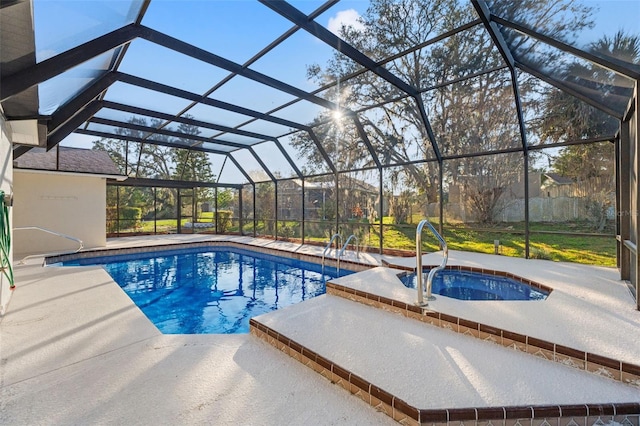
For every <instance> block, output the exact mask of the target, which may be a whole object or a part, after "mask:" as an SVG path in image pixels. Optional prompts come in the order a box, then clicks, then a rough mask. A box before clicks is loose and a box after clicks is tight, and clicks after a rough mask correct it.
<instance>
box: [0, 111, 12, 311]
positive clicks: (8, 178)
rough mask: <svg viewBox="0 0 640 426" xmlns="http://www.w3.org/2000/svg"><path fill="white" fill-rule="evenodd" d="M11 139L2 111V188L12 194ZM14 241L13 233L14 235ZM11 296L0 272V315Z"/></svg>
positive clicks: (5, 279) (10, 256) (10, 252)
mask: <svg viewBox="0 0 640 426" xmlns="http://www.w3.org/2000/svg"><path fill="white" fill-rule="evenodd" d="M11 149H12V148H11V141H10V139H9V129H8V127H7V125H6V123H5V119H4V116H3V115H2V113H0V167H2V172H1V176H2V181H1V182H0V189H2V190H3V191H4V192H5V194H11V192H12V186H13V161H12V159H13V155H12V153H11ZM13 217H15V216H14V215H13V208H9V224H10V225H11V226H13ZM12 241H13V235H12ZM12 259H13V247H12V248H11V250H10V251H9V262H11V263H13V262H12ZM10 298H11V290H9V280H8V279H7V278H6V277H5V276H4V274H0V316H1V315H4V313H5V311H6V308H7V305H8V304H9V299H10Z"/></svg>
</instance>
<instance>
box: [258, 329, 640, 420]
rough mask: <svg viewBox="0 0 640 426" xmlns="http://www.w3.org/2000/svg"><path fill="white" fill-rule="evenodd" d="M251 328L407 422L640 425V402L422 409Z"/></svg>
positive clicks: (281, 338) (298, 347)
mask: <svg viewBox="0 0 640 426" xmlns="http://www.w3.org/2000/svg"><path fill="white" fill-rule="evenodd" d="M249 328H250V333H251V335H253V336H255V337H257V338H259V339H261V340H263V341H265V342H266V343H268V344H269V345H271V346H273V347H274V348H276V349H278V350H279V351H281V352H283V353H284V354H286V355H288V356H290V357H291V358H293V359H295V360H296V361H298V362H300V363H301V364H303V365H305V366H306V367H308V368H310V369H312V370H313V371H315V372H316V373H318V374H320V375H321V376H322V377H324V378H325V379H327V380H329V381H330V382H331V383H333V384H336V385H338V386H340V387H341V388H343V389H344V390H346V391H348V392H350V393H351V394H353V395H355V396H357V397H358V398H360V399H361V400H362V401H364V402H365V403H367V404H369V405H371V406H372V407H373V408H375V409H376V410H378V411H380V412H382V413H384V414H386V415H387V416H389V417H391V418H393V419H394V420H396V421H397V422H399V423H402V424H405V425H421V426H424V425H441V426H445V425H446V426H456V425H459V426H462V425H463V424H464V423H465V422H469V421H474V422H476V423H477V424H485V425H486V424H491V422H495V421H500V422H502V423H503V424H504V425H518V424H520V425H527V424H528V425H531V426H533V425H545V424H546V425H549V424H557V425H560V424H573V425H577V426H595V425H601V424H603V423H604V424H608V423H612V422H616V423H620V424H628V425H638V424H640V402H631V403H603V404H574V405H530V406H503V407H477V408H474V407H470V408H438V409H420V408H419V407H414V406H412V405H410V404H408V403H407V402H405V401H404V400H402V399H401V398H399V397H397V396H395V395H393V394H391V393H389V392H387V391H386V390H384V389H382V388H380V387H379V386H377V385H376V384H375V383H371V382H369V381H367V380H366V379H364V378H362V377H360V376H358V375H356V374H354V373H351V372H350V371H349V370H348V369H346V368H344V367H342V366H340V365H338V364H336V363H334V362H333V361H331V360H330V359H328V358H326V357H324V356H322V355H320V354H318V353H316V352H314V351H312V350H310V349H308V348H307V347H305V346H303V345H301V344H299V343H298V342H296V341H294V340H293V339H290V338H289V337H287V336H286V335H284V334H282V333H279V332H277V331H276V330H274V329H272V328H270V327H268V326H266V325H264V324H263V323H261V322H259V321H258V320H256V319H253V318H252V319H251V320H250V322H249Z"/></svg>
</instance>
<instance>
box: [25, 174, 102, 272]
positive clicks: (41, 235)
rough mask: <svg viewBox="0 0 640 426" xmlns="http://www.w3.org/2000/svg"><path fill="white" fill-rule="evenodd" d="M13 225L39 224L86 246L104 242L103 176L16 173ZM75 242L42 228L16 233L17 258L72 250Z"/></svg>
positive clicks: (100, 244) (75, 245) (99, 245)
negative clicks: (73, 238)
mask: <svg viewBox="0 0 640 426" xmlns="http://www.w3.org/2000/svg"><path fill="white" fill-rule="evenodd" d="M14 191H15V194H16V196H15V200H14V218H15V223H14V226H15V227H28V226H39V227H41V228H45V229H49V230H52V231H55V232H58V233H61V234H66V235H69V236H72V237H75V238H79V239H81V240H82V241H83V243H84V246H85V247H86V248H91V247H102V246H104V245H105V244H106V195H105V194H106V180H105V179H104V178H101V177H93V176H79V175H65V174H59V173H58V174H57V173H33V172H28V171H24V170H20V171H16V173H15V185H14ZM77 247H78V243H77V242H75V241H71V240H68V239H65V238H61V237H59V236H55V235H50V234H47V233H45V232H42V231H34V230H19V231H16V233H15V238H14V252H15V253H16V259H17V258H21V256H25V255H29V254H43V253H51V252H58V251H67V250H75V249H76V248H77Z"/></svg>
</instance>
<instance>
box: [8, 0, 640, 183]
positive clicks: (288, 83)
mask: <svg viewBox="0 0 640 426" xmlns="http://www.w3.org/2000/svg"><path fill="white" fill-rule="evenodd" d="M232 3H233V2H170V1H163V2H154V1H152V0H142V1H122V2H110V1H107V0H105V1H97V0H96V1H91V2H68V1H67V2H64V1H61V2H51V1H47V2H45V1H38V0H34V1H26V0H25V1H22V0H12V1H3V3H2V7H1V9H0V15H1V18H2V21H1V24H2V25H1V27H0V31H1V34H0V36H1V37H0V42H1V45H0V49H1V50H0V55H1V60H2V63H1V75H0V78H1V79H0V97H1V102H2V108H3V110H4V114H5V115H6V117H7V119H8V120H25V119H31V120H37V123H38V124H39V126H38V129H39V132H40V144H41V145H44V146H46V147H47V148H49V149H51V148H53V147H55V146H56V145H57V144H59V143H60V142H62V141H64V140H67V138H68V137H69V136H70V135H87V136H90V137H92V138H94V139H97V138H113V139H121V140H128V141H130V142H132V143H135V144H140V146H141V148H139V153H140V154H139V155H142V152H143V148H142V146H144V145H147V144H148V145H162V146H166V147H171V148H178V149H187V150H193V151H198V152H205V153H207V155H209V156H213V157H215V158H216V159H217V161H219V164H221V165H220V168H219V169H218V170H217V171H216V175H217V176H218V179H219V180H220V179H221V178H222V177H223V176H227V175H228V176H239V178H229V180H230V181H229V182H226V183H230V184H237V183H244V182H249V183H252V182H254V181H259V180H262V179H265V180H272V181H273V180H276V179H278V178H281V177H283V178H300V177H303V176H313V175H319V174H323V173H329V172H330V173H336V172H339V171H350V170H352V169H354V168H356V167H357V168H360V169H366V168H381V167H383V166H388V165H402V164H403V162H415V161H436V162H440V161H442V160H443V159H447V158H459V157H460V156H461V155H462V154H460V153H454V152H453V151H451V150H449V149H448V148H447V147H446V146H445V145H444V144H443V143H442V134H441V133H442V130H438V131H435V130H434V128H433V127H432V124H431V120H432V117H431V115H430V109H431V107H430V102H431V101H430V96H432V94H433V93H437V92H438V90H441V89H442V88H445V87H447V86H449V85H454V84H461V83H462V82H467V81H473V79H477V78H480V77H482V76H484V75H489V74H495V75H496V76H499V79H501V80H502V81H503V82H502V83H501V84H502V89H506V93H510V95H509V97H510V98H511V100H510V101H509V102H512V108H513V114H512V116H513V120H514V122H513V123H512V124H513V128H514V130H513V135H514V137H513V140H512V141H511V142H510V143H508V144H507V145H506V148H505V147H502V148H501V149H500V150H497V151H496V152H517V151H520V152H526V151H527V150H528V149H530V148H534V149H535V148H536V147H535V143H533V142H532V141H529V140H528V139H527V123H526V119H525V115H526V114H525V112H524V111H523V101H522V99H521V96H520V88H519V76H520V75H521V73H523V72H524V73H527V74H529V75H533V76H535V77H536V78H537V79H539V80H540V81H542V82H544V84H548V85H551V86H555V87H556V88H559V89H561V90H562V91H564V92H566V93H569V94H571V95H572V96H574V97H576V98H577V99H579V100H580V101H582V102H584V103H585V104H587V105H589V106H590V107H593V108H596V109H598V110H601V111H603V112H605V113H606V114H608V115H610V116H611V117H614V118H615V119H621V118H622V117H623V116H624V114H625V113H626V111H627V110H628V109H629V108H630V106H629V103H630V99H632V97H633V93H634V86H635V85H637V81H638V79H640V64H638V63H634V62H631V61H630V60H628V59H625V58H623V57H613V56H609V55H607V54H606V52H605V53H604V54H603V53H602V52H601V53H597V52H596V53H594V52H592V51H590V50H589V49H588V48H587V45H586V44H585V43H586V42H585V41H584V40H585V39H584V37H582V35H583V33H586V32H587V30H588V29H589V27H588V26H585V27H584V28H571V29H569V30H567V31H566V32H564V33H557V34H562V35H561V36H559V37H558V36H557V34H556V33H555V32H554V31H555V29H554V28H551V27H549V26H544V27H538V26H537V25H536V21H534V20H532V19H531V20H530V18H531V16H532V15H531V14H529V13H527V11H526V10H524V6H522V7H520V6H518V4H523V5H524V4H525V3H526V2H520V3H518V2H505V1H503V0H470V1H466V0H461V1H453V0H452V2H451V7H452V9H450V10H449V12H451V11H455V12H456V13H458V14H459V17H458V18H457V19H453V18H450V16H451V15H444V14H443V13H440V15H437V14H435V13H434V18H433V19H434V22H433V23H432V28H434V29H433V30H431V31H425V32H423V33H422V34H421V36H422V38H419V39H412V38H407V39H406V40H401V41H399V42H398V43H397V46H396V47H394V48H393V49H387V50H386V51H384V55H383V56H381V52H377V51H373V50H372V51H367V50H366V49H363V48H362V46H365V47H366V43H365V42H363V43H362V46H360V48H359V47H358V46H355V45H354V44H352V43H349V42H348V41H347V40H345V38H346V37H343V34H344V33H338V34H340V35H338V34H336V32H335V31H332V30H331V29H330V28H329V27H328V26H327V25H326V24H323V22H326V21H327V18H328V17H329V16H333V15H335V14H336V13H337V12H338V11H341V10H343V9H344V8H347V7H349V4H348V3H347V5H344V4H343V3H340V2H338V1H333V0H330V1H327V2H326V3H322V4H320V3H318V4H316V2H312V1H306V2H291V3H287V2H285V1H269V0H259V1H256V2H242V8H241V10H238V8H233V7H230V6H231V4H232ZM400 3H403V5H404V6H405V12H407V13H406V16H405V19H406V20H411V19H412V16H413V15H412V14H411V4H412V2H411V1H409V0H405V1H403V2H400ZM413 3H415V4H420V5H421V6H424V7H429V6H430V5H431V4H432V2H429V1H418V0H415V1H414V2H413ZM560 3H562V2H560ZM572 3H574V6H575V2H572ZM537 4H538V5H539V7H549V8H551V9H549V11H548V12H549V14H556V15H557V19H558V22H562V20H563V19H564V18H563V14H565V16H571V15H570V14H572V13H576V12H575V9H570V8H567V9H561V8H560V9H557V10H552V8H554V7H555V8H557V7H558V6H557V5H558V4H559V2H537ZM614 4H615V3H609V7H612V5H614ZM623 4H625V3H624V2H622V3H619V4H618V5H623ZM627 4H628V7H631V8H633V7H636V6H635V5H634V4H632V3H627ZM514 5H515V6H514ZM540 5H542V6H540ZM312 7H315V9H313V10H311V8H312ZM519 8H520V9H519ZM212 10H213V11H215V13H214V14H213V15H206V14H207V13H210V12H211V11H212ZM635 11H637V10H626V9H625V8H623V7H620V8H619V9H617V10H616V11H615V13H618V14H619V16H623V15H624V14H627V13H634V12H635ZM203 15H204V16H203ZM435 15H437V16H435ZM456 16H458V15H456ZM592 19H594V20H597V19H598V16H597V15H596V16H595V17H593V18H592ZM180 22H183V23H184V22H189V25H187V26H186V27H185V26H184V25H178V24H177V23H180ZM634 30H635V33H636V34H640V30H639V29H638V28H635V29H634ZM566 34H573V37H568V36H566ZM480 38H482V39H486V40H489V43H490V44H491V45H490V46H488V47H487V48H485V49H484V50H483V52H484V53H483V55H485V57H484V58H480V59H481V60H479V61H477V62H478V63H469V64H467V68H468V69H465V70H456V72H451V73H450V75H443V76H440V77H437V78H436V77H434V76H433V75H426V73H425V75H419V76H417V78H416V79H415V80H413V81H408V80H409V79H408V78H407V76H403V75H399V74H398V73H397V72H396V71H397V70H398V64H400V63H401V62H402V61H409V60H411V58H413V57H416V56H418V55H421V54H426V53H425V52H432V51H435V50H436V49H440V51H441V52H440V53H441V54H442V52H445V55H446V54H453V53H454V52H451V51H448V50H447V49H445V48H443V47H442V46H443V43H449V44H450V45H454V44H455V43H454V42H453V41H452V40H456V43H458V41H457V40H458V39H460V40H464V39H467V41H469V40H470V41H471V42H472V43H473V42H478V40H479V39H480ZM569 38H571V39H569ZM309 43H312V44H309ZM457 45H459V44H457ZM301 46H307V47H308V46H312V47H313V49H305V50H300V49H301ZM309 50H311V51H309ZM550 52H552V53H553V55H554V56H553V57H555V58H559V62H556V63H548V61H547V60H546V59H547V58H548V57H550V55H551V53H550ZM479 55H480V53H479ZM329 60H333V61H334V62H335V63H338V64H339V65H340V67H339V69H340V70H342V71H344V73H339V74H337V78H336V75H329V74H328V73H327V71H326V70H325V72H324V74H316V76H315V77H316V78H315V80H311V79H309V78H308V77H307V66H311V65H313V63H311V62H309V61H312V62H314V63H315V62H316V61H325V62H328V61H329ZM576 61H578V62H583V63H588V64H589V66H590V68H589V69H590V70H592V73H591V74H590V75H588V76H586V75H582V74H580V72H579V71H576V68H575V67H574V68H572V67H571V66H570V65H569V64H572V63H575V62H576ZM321 65H324V63H323V64H321ZM612 76H615V77H612ZM427 77H429V78H430V80H428V81H426V80H427ZM362 81H369V82H372V83H374V84H375V85H376V86H377V87H378V90H379V91H380V92H381V93H382V95H380V97H379V98H378V99H377V100H375V101H373V100H372V101H371V103H366V102H364V103H363V102H360V103H358V104H349V103H348V102H347V100H345V99H343V97H347V96H344V95H343V94H342V93H343V92H341V90H342V91H349V90H356V89H355V86H356V85H357V84H361V82H362ZM341 88H342V89H341ZM400 102H402V103H405V104H410V105H411V106H412V108H414V111H416V115H417V118H416V120H418V122H419V123H420V124H421V128H420V129H414V130H409V131H408V132H409V133H410V132H411V131H414V132H417V133H419V134H420V135H423V136H422V137H423V138H425V139H428V143H426V144H424V147H423V148H421V150H420V152H419V153H418V154H415V155H414V156H410V157H407V156H404V157H402V156H396V157H394V155H393V153H389V152H382V149H381V148H380V147H379V146H378V144H377V143H376V141H375V140H372V139H375V138H376V137H377V135H374V134H373V133H372V130H371V129H370V126H368V124H367V123H368V120H371V119H372V117H374V116H376V115H377V114H380V111H381V108H382V107H383V106H384V105H385V104H391V105H393V104H394V103H400ZM469 112H470V113H471V112H472V111H469ZM338 114H339V116H340V117H341V118H340V119H339V120H341V123H342V126H343V128H344V129H346V130H343V131H344V132H351V134H352V137H353V138H355V139H357V143H356V144H355V145H353V146H355V147H357V148H358V149H357V150H358V152H357V155H358V156H359V157H358V159H357V160H351V161H350V162H348V163H345V162H344V161H342V157H343V156H344V155H345V154H344V153H340V152H339V149H337V148H336V146H338V145H339V141H338V139H337V138H338V136H337V133H335V134H333V133H331V131H330V130H328V128H329V127H330V124H331V122H332V121H331V120H334V119H335V120H337V119H336V118H335V117H337V116H338ZM132 118H138V119H139V120H137V121H136V120H133V119H132ZM394 120H398V119H397V118H395V119H394ZM395 124H398V127H402V126H403V125H404V124H403V123H397V121H394V122H393V123H392V125H395ZM181 126H188V128H189V129H191V130H190V131H188V132H185V130H184V128H183V127H181ZM516 129H517V130H516ZM612 136H613V135H603V139H604V140H606V139H607V138H611V137H612ZM296 137H304V138H307V139H308V141H309V142H310V143H309V144H308V145H306V148H305V149H307V150H314V151H315V153H316V157H315V158H317V159H318V164H313V165H309V164H305V163H304V162H303V161H302V159H303V158H304V155H303V153H302V152H300V149H301V148H300V147H299V146H296V145H295V144H294V143H292V139H293V138H296ZM385 137H391V136H389V135H386V136H385ZM334 139H335V140H334ZM401 139H402V140H400V142H401V143H409V142H408V140H409V139H410V138H407V139H404V138H401ZM29 149H30V145H21V143H20V141H18V142H16V141H14V157H16V158H17V157H19V156H20V155H21V154H22V153H24V152H26V151H27V150H29ZM480 149H481V148H479V150H480ZM482 149H486V148H482ZM486 153H487V152H466V153H464V154H463V155H475V154H486ZM227 160H229V161H227ZM227 170H235V175H234V173H231V174H225V173H226V171H227ZM256 170H257V171H259V172H260V173H259V174H256V173H255V172H256ZM131 174H132V175H133V176H134V177H135V173H131ZM258 176H262V177H258ZM234 179H235V180H234ZM238 179H239V180H238ZM232 180H234V181H233V182H232ZM222 183H225V182H224V181H223V182H222Z"/></svg>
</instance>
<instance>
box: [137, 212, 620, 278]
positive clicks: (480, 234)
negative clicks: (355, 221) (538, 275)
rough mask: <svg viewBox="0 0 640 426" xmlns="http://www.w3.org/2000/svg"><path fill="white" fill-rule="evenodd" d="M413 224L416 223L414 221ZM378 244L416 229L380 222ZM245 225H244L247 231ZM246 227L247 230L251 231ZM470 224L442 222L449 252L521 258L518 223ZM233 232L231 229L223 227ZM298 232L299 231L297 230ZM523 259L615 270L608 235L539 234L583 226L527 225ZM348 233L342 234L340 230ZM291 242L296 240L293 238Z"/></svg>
mask: <svg viewBox="0 0 640 426" xmlns="http://www.w3.org/2000/svg"><path fill="white" fill-rule="evenodd" d="M212 215H213V213H211V212H209V213H203V214H202V216H201V218H200V221H203V222H206V221H209V220H211V219H212V217H213V216H212ZM416 222H417V221H416ZM383 223H384V224H385V227H384V246H385V248H390V249H401V250H409V251H414V250H415V232H416V225H415V224H413V225H393V224H392V220H391V218H388V217H385V218H383ZM283 224H284V225H286V226H291V227H295V226H297V225H298V223H297V222H291V223H289V222H286V223H285V222H279V223H278V226H279V228H280V227H282V226H283ZM256 225H257V226H256V232H257V233H258V234H261V235H265V234H267V233H268V232H266V229H265V224H264V222H262V221H258V222H257V224H256ZM316 225H317V226H316V228H315V229H316V230H317V232H322V229H323V226H326V227H327V229H328V228H329V227H331V224H326V223H325V224H316ZM248 226H249V225H245V228H247V227H248ZM309 226H310V224H307V230H306V233H307V235H306V236H305V240H306V241H316V242H327V241H328V232H327V235H309V234H310V233H311V232H312V231H311V229H312V228H310V227H309ZM250 228H251V229H247V231H248V232H249V233H252V228H253V226H250ZM474 228H475V227H473V226H467V225H465V224H447V225H446V226H445V229H444V238H445V239H446V241H447V244H448V246H449V248H450V249H451V250H461V251H470V252H478V253H490V254H492V253H494V240H499V241H500V254H502V255H504V256H513V257H524V242H525V241H524V232H523V231H524V225H523V224H520V223H515V224H510V225H509V226H506V227H505V226H502V227H497V226H496V227H494V228H488V229H482V230H479V229H474ZM175 229H176V220H175V219H165V220H158V221H157V222H156V230H157V232H169V231H174V232H175ZM369 229H370V231H369V232H368V233H365V236H364V237H363V238H361V241H360V244H361V245H364V246H368V247H373V248H378V247H380V235H379V232H378V230H379V225H378V224H372V226H371V227H370V228H369ZM136 231H137V232H154V226H153V221H149V222H142V228H139V229H137V230H136ZM229 231H230V232H236V231H237V226H235V227H232V228H230V229H229ZM298 231H299V229H298ZM529 231H530V236H529V240H530V241H529V243H530V246H529V257H532V258H537V259H547V260H554V261H563V262H574V263H582V264H589V265H601V266H615V265H616V241H615V238H614V237H613V236H612V237H598V236H590V235H560V234H545V233H539V232H544V231H551V232H575V233H590V232H593V230H592V228H591V227H590V225H589V224H588V223H580V222H576V223H562V224H551V223H532V224H530V227H529ZM344 232H348V231H344ZM297 233H298V232H296V235H294V236H293V238H300V236H299V235H297ZM422 243H423V250H424V251H425V252H433V251H437V250H439V248H438V245H437V241H436V239H435V237H434V236H433V235H431V233H429V232H426V231H425V233H424V234H423V237H422Z"/></svg>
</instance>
